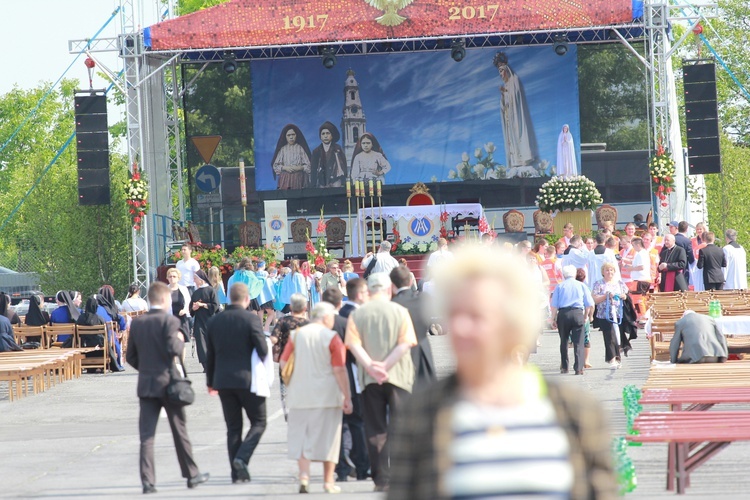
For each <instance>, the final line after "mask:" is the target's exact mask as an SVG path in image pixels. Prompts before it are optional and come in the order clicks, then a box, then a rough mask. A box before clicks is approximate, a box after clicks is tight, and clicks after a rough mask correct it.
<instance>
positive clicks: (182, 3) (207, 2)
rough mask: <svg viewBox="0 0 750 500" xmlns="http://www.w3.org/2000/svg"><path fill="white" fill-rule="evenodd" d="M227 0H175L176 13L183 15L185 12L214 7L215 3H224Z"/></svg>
mask: <svg viewBox="0 0 750 500" xmlns="http://www.w3.org/2000/svg"><path fill="white" fill-rule="evenodd" d="M228 1H229V0H179V2H177V13H178V15H180V16H184V15H185V14H190V13H191V12H195V11H197V10H203V9H207V8H209V7H214V6H215V5H219V4H222V3H226V2H228Z"/></svg>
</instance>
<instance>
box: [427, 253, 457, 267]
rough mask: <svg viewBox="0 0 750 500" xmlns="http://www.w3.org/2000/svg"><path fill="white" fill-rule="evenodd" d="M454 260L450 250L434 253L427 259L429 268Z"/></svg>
mask: <svg viewBox="0 0 750 500" xmlns="http://www.w3.org/2000/svg"><path fill="white" fill-rule="evenodd" d="M451 260H453V253H452V252H451V251H450V250H448V249H445V250H437V251H435V252H432V254H431V255H430V258H429V259H427V267H432V266H435V265H437V264H440V263H441V262H445V261H451Z"/></svg>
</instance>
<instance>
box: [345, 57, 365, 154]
mask: <svg viewBox="0 0 750 500" xmlns="http://www.w3.org/2000/svg"><path fill="white" fill-rule="evenodd" d="M365 132H367V119H366V118H365V112H364V110H363V109H362V101H361V100H360V97H359V83H357V80H356V79H355V78H354V70H352V69H350V70H349V71H347V72H346V83H345V84H344V110H343V113H342V116H341V133H342V135H343V137H344V154H345V155H346V164H347V166H349V165H351V164H352V156H353V155H354V146H356V145H357V141H358V140H359V138H360V136H361V135H362V134H364V133H365Z"/></svg>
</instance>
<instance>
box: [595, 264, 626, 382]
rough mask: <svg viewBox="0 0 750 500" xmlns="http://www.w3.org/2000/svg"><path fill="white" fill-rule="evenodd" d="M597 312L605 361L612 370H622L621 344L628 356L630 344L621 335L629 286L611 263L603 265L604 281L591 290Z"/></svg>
mask: <svg viewBox="0 0 750 500" xmlns="http://www.w3.org/2000/svg"><path fill="white" fill-rule="evenodd" d="M591 295H592V296H593V297H594V303H595V304H596V312H595V313H594V322H593V325H594V327H595V328H599V329H600V330H601V331H602V335H603V336H604V360H605V361H606V362H607V363H609V366H610V368H620V365H621V358H620V343H622V346H621V347H622V349H623V350H624V351H625V354H626V355H627V353H628V351H629V350H630V343H629V342H628V341H627V338H626V337H625V336H621V335H620V324H621V323H622V311H623V302H624V301H625V300H626V299H627V298H628V286H627V285H626V284H625V283H624V282H623V281H622V280H621V279H619V278H617V266H616V265H615V264H612V263H611V262H605V263H604V264H602V279H600V280H598V281H597V282H596V283H594V286H593V288H592V289H591Z"/></svg>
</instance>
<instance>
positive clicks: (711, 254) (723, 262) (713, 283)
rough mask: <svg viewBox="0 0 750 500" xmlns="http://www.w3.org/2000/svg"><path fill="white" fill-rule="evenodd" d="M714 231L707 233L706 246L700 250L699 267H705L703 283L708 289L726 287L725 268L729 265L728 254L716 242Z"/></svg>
mask: <svg viewBox="0 0 750 500" xmlns="http://www.w3.org/2000/svg"><path fill="white" fill-rule="evenodd" d="M715 241H716V235H715V234H714V233H708V234H706V246H705V247H703V248H701V249H700V250H698V269H703V285H704V286H705V288H706V290H722V289H723V288H724V270H723V269H722V268H723V267H727V256H726V255H725V254H724V250H722V249H721V248H719V247H717V246H716V245H715V244H714V242H715Z"/></svg>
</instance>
